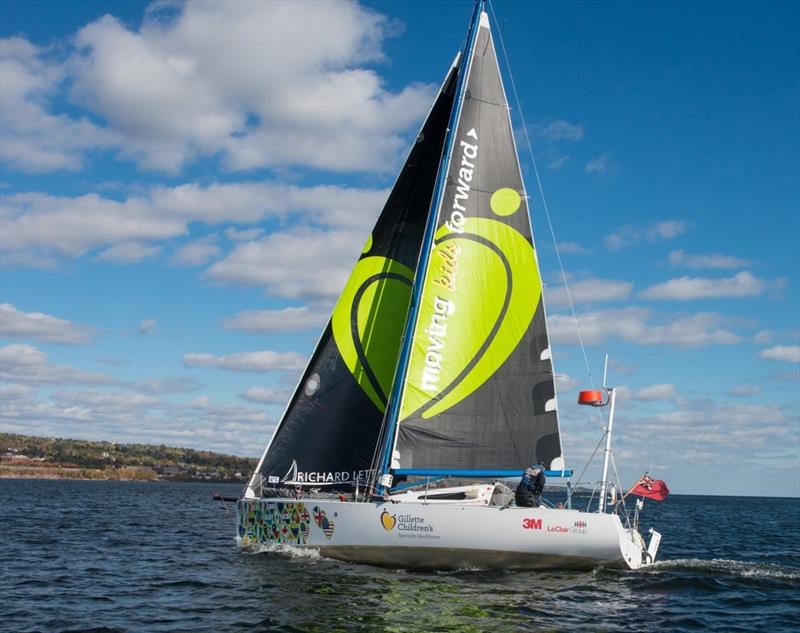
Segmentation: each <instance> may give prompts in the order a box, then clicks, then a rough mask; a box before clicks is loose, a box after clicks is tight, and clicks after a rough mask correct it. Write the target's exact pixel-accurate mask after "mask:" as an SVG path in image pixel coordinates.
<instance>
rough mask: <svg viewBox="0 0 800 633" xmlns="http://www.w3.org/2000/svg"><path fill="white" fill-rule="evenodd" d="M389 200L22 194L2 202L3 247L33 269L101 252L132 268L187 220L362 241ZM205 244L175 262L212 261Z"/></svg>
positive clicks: (372, 192) (335, 195) (278, 191)
mask: <svg viewBox="0 0 800 633" xmlns="http://www.w3.org/2000/svg"><path fill="white" fill-rule="evenodd" d="M387 194H388V192H387V191H386V190H385V189H356V188H353V187H341V186H331V185H319V186H314V187H298V186H294V185H282V184H278V183H272V182H241V183H226V184H211V185H208V186H205V187H201V186H198V185H194V184H186V185H179V186H175V187H154V188H153V189H151V190H150V191H149V192H148V193H147V194H146V195H140V194H139V195H136V196H132V197H129V198H127V199H125V200H123V201H117V200H112V199H110V198H102V197H100V196H98V195H96V194H88V195H84V196H79V197H75V198H68V197H60V196H50V195H47V194H38V193H22V194H15V195H11V196H3V198H2V200H1V201H0V219H2V222H3V238H4V239H3V241H2V249H3V251H4V252H6V253H9V254H11V255H12V256H13V257H15V258H17V260H19V259H20V258H21V257H22V256H25V258H26V261H25V262H23V263H31V262H33V261H35V258H36V256H50V255H56V256H67V257H78V256H80V255H82V254H84V253H86V252H87V251H89V250H91V249H95V248H103V247H106V250H104V251H103V252H101V253H100V254H99V255H98V256H97V259H101V260H108V261H116V262H134V261H139V260H141V259H143V258H146V257H150V256H152V255H155V254H156V253H157V252H158V251H159V250H160V248H161V247H160V246H157V245H153V244H152V242H157V241H159V240H167V239H170V238H175V237H179V236H182V235H185V234H187V233H188V232H189V228H188V225H189V224H190V223H192V222H202V223H205V224H207V225H217V224H222V223H245V224H253V223H256V222H260V221H262V220H265V219H267V218H277V219H281V220H285V219H289V218H290V217H294V218H299V219H301V220H305V221H307V222H309V223H312V224H316V225H320V226H328V227H352V228H353V230H358V231H359V234H360V235H361V236H362V239H363V237H364V235H363V234H364V233H365V229H364V227H365V226H371V225H372V223H373V222H374V220H375V219H376V218H377V216H378V214H379V213H380V210H381V209H382V208H383V204H384V202H385V200H386V196H387ZM253 230H254V231H261V229H253ZM231 235H234V236H237V235H238V233H232V234H231ZM245 235H247V237H248V238H249V237H251V236H252V235H255V233H250V234H245ZM205 239H206V241H205V242H203V241H200V242H196V243H194V245H192V244H189V245H187V246H184V247H182V248H181V250H179V255H178V256H177V257H178V260H179V263H189V262H197V261H198V259H199V258H200V257H201V256H209V255H210V254H211V253H210V251H211V250H213V244H212V242H211V240H213V238H209V237H207V238H205ZM353 252H356V251H353Z"/></svg>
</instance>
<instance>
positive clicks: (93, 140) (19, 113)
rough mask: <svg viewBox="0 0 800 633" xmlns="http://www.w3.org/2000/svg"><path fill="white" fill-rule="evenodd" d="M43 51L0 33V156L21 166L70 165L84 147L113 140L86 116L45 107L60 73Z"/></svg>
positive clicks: (61, 77)
mask: <svg viewBox="0 0 800 633" xmlns="http://www.w3.org/2000/svg"><path fill="white" fill-rule="evenodd" d="M48 53H49V51H48V50H46V49H41V48H37V47H36V46H34V45H33V44H31V43H30V42H28V41H27V40H25V39H22V38H20V37H11V38H4V39H0V110H2V112H3V116H2V117H0V137H2V140H3V142H2V143H0V158H2V160H3V161H5V162H7V163H8V164H9V165H11V166H13V167H14V168H16V169H19V170H22V171H28V172H46V171H52V170H56V169H66V170H76V169H79V168H80V167H81V165H82V163H83V161H84V157H85V154H86V152H88V151H90V150H93V149H99V148H105V147H110V146H112V145H114V144H116V143H117V142H118V139H117V138H116V136H115V135H114V134H113V133H112V132H110V131H109V130H104V129H102V128H100V127H98V126H97V125H95V124H93V123H92V122H90V121H89V120H87V119H86V118H81V119H75V118H73V117H71V116H69V115H66V114H61V115H53V114H49V113H48V112H47V109H46V105H47V102H48V100H49V99H51V98H52V97H53V95H54V94H56V93H57V92H58V91H59V89H60V86H61V84H62V82H63V81H64V80H65V76H66V67H65V66H64V65H63V64H62V63H61V62H59V61H57V60H56V61H53V60H52V59H50V55H49V54H48Z"/></svg>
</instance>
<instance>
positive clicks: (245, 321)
mask: <svg viewBox="0 0 800 633" xmlns="http://www.w3.org/2000/svg"><path fill="white" fill-rule="evenodd" d="M328 316H329V315H328V311H327V310H313V309H311V308H307V307H302V308H284V309H282V310H247V311H245V312H240V313H239V314H237V315H235V316H233V317H231V318H229V319H223V321H222V324H223V327H224V328H225V329H226V330H241V331H244V332H296V331H302V330H309V329H316V328H319V327H321V326H322V325H324V323H325V321H326V320H327V319H328Z"/></svg>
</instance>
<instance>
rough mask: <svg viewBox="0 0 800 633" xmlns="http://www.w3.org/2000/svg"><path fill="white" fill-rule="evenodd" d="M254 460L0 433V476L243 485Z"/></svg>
mask: <svg viewBox="0 0 800 633" xmlns="http://www.w3.org/2000/svg"><path fill="white" fill-rule="evenodd" d="M255 465H256V460H255V459H254V458H249V457H238V456H235V455H224V454H221V453H213V452H211V451H200V450H195V449H191V448H177V447H172V446H165V445H163V444H161V445H151V444H119V443H116V442H100V441H92V440H74V439H64V438H56V437H36V436H31V435H17V434H11V433H0V476H5V477H15V476H16V477H18V476H33V477H36V476H40V477H47V476H53V477H63V478H79V479H141V480H155V479H174V480H190V481H196V480H213V481H244V480H245V479H246V478H247V477H248V476H249V474H250V473H251V472H252V471H253V469H254V468H255Z"/></svg>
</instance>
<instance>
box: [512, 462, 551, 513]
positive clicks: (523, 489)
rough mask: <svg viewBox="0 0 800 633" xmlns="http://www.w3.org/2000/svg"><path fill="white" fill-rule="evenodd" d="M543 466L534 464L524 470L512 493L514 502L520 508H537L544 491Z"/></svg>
mask: <svg viewBox="0 0 800 633" xmlns="http://www.w3.org/2000/svg"><path fill="white" fill-rule="evenodd" d="M545 481H546V479H545V476H544V466H542V465H541V464H536V465H534V466H531V467H530V468H527V469H525V472H524V473H523V474H522V479H521V480H520V482H519V485H518V486H517V490H516V492H515V493H514V501H515V502H516V504H517V505H518V506H520V507H522V508H538V507H539V506H540V505H541V504H542V492H543V491H544V482H545Z"/></svg>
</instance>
